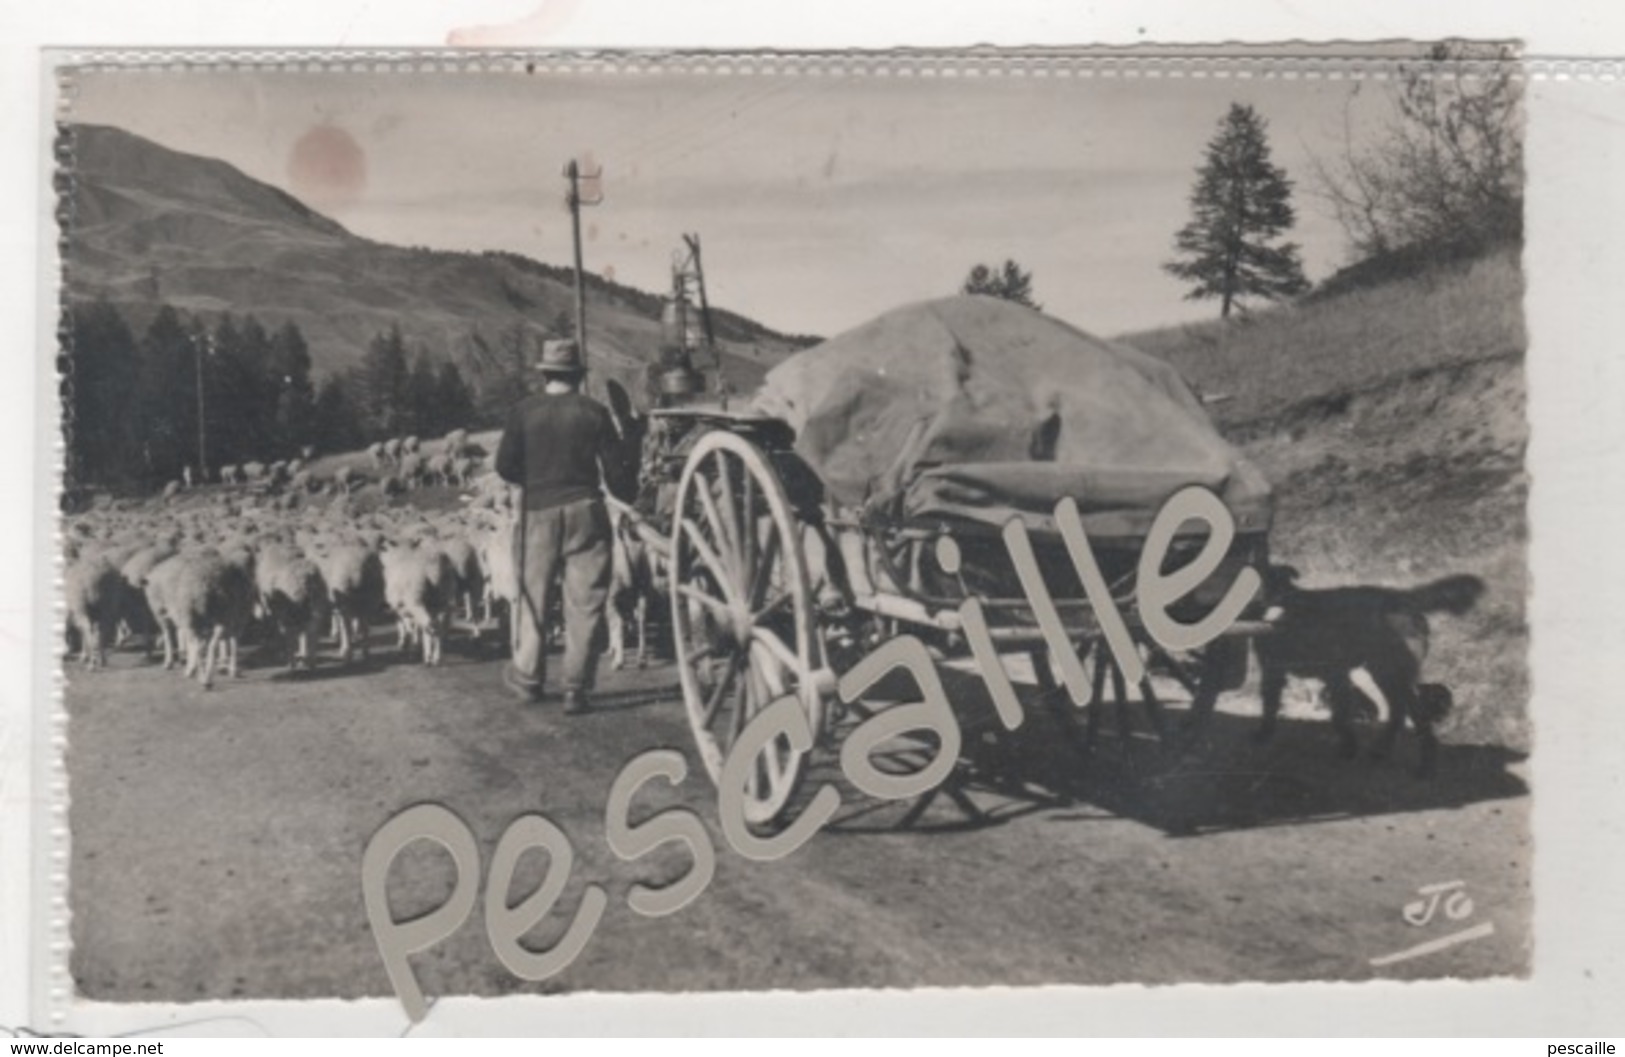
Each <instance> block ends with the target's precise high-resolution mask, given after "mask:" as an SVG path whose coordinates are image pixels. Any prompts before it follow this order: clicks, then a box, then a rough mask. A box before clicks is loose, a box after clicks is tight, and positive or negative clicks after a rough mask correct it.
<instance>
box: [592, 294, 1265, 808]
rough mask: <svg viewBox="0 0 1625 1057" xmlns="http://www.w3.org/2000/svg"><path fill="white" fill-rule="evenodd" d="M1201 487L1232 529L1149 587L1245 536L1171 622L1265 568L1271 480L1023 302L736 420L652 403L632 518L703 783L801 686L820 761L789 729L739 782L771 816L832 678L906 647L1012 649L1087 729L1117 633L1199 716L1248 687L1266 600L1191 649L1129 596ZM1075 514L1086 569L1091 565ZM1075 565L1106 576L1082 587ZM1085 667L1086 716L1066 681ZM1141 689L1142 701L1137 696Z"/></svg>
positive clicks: (981, 658)
mask: <svg viewBox="0 0 1625 1057" xmlns="http://www.w3.org/2000/svg"><path fill="white" fill-rule="evenodd" d="M1057 366H1059V368H1060V369H1059V370H1056V369H1055V368H1056V367H1057ZM1193 485H1194V486H1196V487H1199V488H1201V489H1203V490H1204V491H1205V492H1206V493H1207V494H1209V495H1211V496H1213V497H1215V498H1216V499H1217V500H1218V501H1219V503H1221V504H1222V512H1223V513H1224V515H1225V518H1224V520H1226V521H1227V522H1228V524H1227V526H1225V529H1226V532H1225V533H1221V532H1220V531H1219V529H1218V528H1216V527H1214V526H1212V525H1204V524H1193V523H1182V524H1180V525H1178V526H1176V528H1177V530H1176V531H1173V532H1172V534H1171V536H1169V538H1168V539H1166V540H1165V541H1164V543H1165V551H1164V554H1165V556H1164V558H1163V560H1162V563H1161V566H1160V568H1159V572H1161V573H1167V574H1173V575H1177V570H1179V569H1180V568H1181V567H1184V566H1187V565H1189V564H1190V563H1191V562H1192V561H1193V559H1195V558H1196V556H1197V555H1198V554H1199V553H1200V552H1202V551H1203V550H1204V548H1206V547H1207V546H1208V544H1209V539H1208V536H1209V534H1210V533H1211V534H1212V535H1214V536H1216V537H1217V536H1221V535H1226V534H1228V532H1229V530H1230V529H1233V530H1234V531H1233V535H1232V536H1230V538H1227V539H1219V540H1217V543H1218V544H1221V545H1222V547H1221V548H1220V550H1221V551H1222V555H1221V554H1220V553H1219V552H1216V553H1215V555H1213V557H1214V558H1215V559H1216V564H1215V566H1214V567H1213V568H1212V570H1211V572H1210V574H1209V575H1207V576H1206V577H1205V578H1204V579H1203V580H1202V581H1201V583H1200V584H1197V585H1195V586H1193V587H1192V588H1191V589H1189V590H1187V591H1185V592H1184V593H1183V595H1182V597H1181V598H1180V600H1179V601H1178V603H1177V604H1175V605H1174V606H1173V607H1172V608H1171V609H1169V613H1170V614H1171V615H1172V616H1173V617H1174V618H1176V619H1182V620H1199V619H1200V618H1201V616H1202V615H1203V614H1205V613H1207V612H1209V611H1210V610H1212V609H1213V608H1214V606H1215V604H1216V603H1217V602H1218V601H1219V599H1220V597H1221V596H1223V595H1224V594H1225V590H1226V588H1227V587H1228V586H1230V585H1232V584H1233V583H1234V582H1235V581H1236V579H1237V576H1238V573H1239V571H1240V570H1241V569H1242V568H1243V567H1246V566H1256V565H1258V564H1260V563H1262V562H1263V561H1264V560H1265V557H1266V535H1267V530H1268V527H1269V518H1270V502H1269V491H1268V488H1267V486H1265V485H1264V483H1263V480H1262V478H1261V477H1260V476H1258V475H1257V472H1256V471H1255V470H1253V469H1252V468H1251V467H1250V466H1248V465H1247V464H1246V463H1245V462H1244V461H1243V460H1241V459H1240V457H1239V456H1237V455H1236V454H1235V453H1234V452H1233V451H1232V450H1231V449H1230V448H1229V447H1228V446H1227V445H1225V443H1224V442H1223V441H1222V440H1221V439H1220V438H1219V437H1218V435H1217V433H1216V432H1215V431H1214V430H1213V428H1212V426H1211V425H1210V424H1209V423H1208V422H1207V419H1206V416H1205V413H1203V412H1202V410H1201V407H1200V404H1199V402H1198V401H1197V400H1196V398H1195V397H1194V396H1193V395H1192V394H1191V393H1190V391H1189V390H1188V388H1186V387H1185V385H1184V383H1183V382H1182V381H1181V380H1179V379H1178V376H1177V375H1176V374H1174V373H1173V371H1172V370H1171V369H1170V368H1168V367H1167V366H1166V365H1163V364H1160V363H1159V362H1157V361H1152V360H1150V359H1149V358H1147V357H1144V356H1143V355H1141V354H1139V353H1136V352H1134V351H1133V350H1128V349H1123V348H1122V347H1119V346H1111V345H1108V344H1107V343H1103V342H1099V341H1097V340H1096V339H1093V338H1089V337H1088V336H1087V335H1083V334H1081V333H1080V332H1077V331H1075V330H1072V329H1071V328H1069V327H1066V326H1065V325H1064V324H1060V323H1058V322H1056V321H1054V320H1051V319H1049V318H1048V317H1044V316H1041V315H1038V314H1037V313H1033V312H1029V311H1027V310H1025V309H1020V308H1017V307H1015V306H1009V305H1006V304H1004V303H1002V302H993V301H989V299H986V298H956V299H950V300H948V301H943V302H933V303H930V304H927V305H920V306H911V307H909V308H905V309H900V310H898V311H897V312H894V313H890V314H888V315H886V316H882V317H880V318H879V319H878V320H876V321H874V322H873V323H871V324H869V325H867V326H865V327H861V328H858V329H857V330H855V331H851V332H849V333H847V334H845V335H842V336H841V337H838V338H836V339H833V340H831V341H829V342H826V343H824V344H823V345H820V346H817V347H815V348H813V349H810V350H807V351H805V352H803V353H800V354H798V355H797V356H795V357H792V358H791V360H789V361H786V363H784V364H782V365H781V366H780V367H778V368H775V370H774V371H773V372H771V373H770V374H769V376H768V379H767V382H766V384H765V385H764V387H763V389H762V391H761V392H760V393H759V394H758V396H757V398H756V400H755V401H754V402H753V403H752V404H751V406H749V407H747V408H743V409H739V408H735V409H731V410H725V409H722V408H720V407H710V406H689V407H682V408H674V409H666V410H660V411H655V412H652V413H651V417H650V425H649V432H648V436H647V437H646V439H645V445H644V465H643V472H642V480H641V489H640V493H639V496H638V499H637V501H636V502H635V503H634V504H631V505H629V506H627V507H624V508H623V510H625V511H626V512H627V513H629V514H630V515H631V516H630V517H629V518H628V519H627V520H628V522H629V523H630V525H631V526H632V528H633V530H634V531H636V532H637V533H638V535H639V536H640V537H641V539H642V541H643V542H644V543H645V544H646V545H647V547H648V548H649V549H650V551H651V552H652V553H653V554H654V555H655V556H656V558H657V564H658V565H659V567H661V568H663V569H664V570H665V571H666V577H665V580H666V583H665V586H666V587H667V589H668V590H669V592H670V597H671V603H672V607H671V619H672V634H673V639H674V644H675V653H676V658H675V659H676V662H677V666H678V670H679V676H680V679H681V684H682V691H683V698H684V703H685V706H686V708H687V712H688V717H689V721H690V724H691V726H692V729H693V733H694V737H695V742H696V745H697V747H698V750H699V753H700V756H701V759H702V760H703V761H704V765H705V767H706V769H707V771H708V772H709V773H710V775H711V777H712V779H713V781H718V780H720V778H721V775H722V773H723V766H724V763H725V761H726V760H727V758H728V754H729V751H730V749H731V748H732V746H733V743H734V741H735V740H736V739H737V738H738V737H739V734H740V732H741V731H742V730H744V729H745V726H746V724H747V723H748V722H749V721H750V719H751V718H752V717H753V716H754V715H756V714H757V713H759V712H760V711H761V710H762V709H764V708H765V707H766V706H767V705H768V704H769V703H771V702H773V701H775V700H777V699H779V698H782V697H784V696H785V695H794V696H795V697H796V698H797V700H798V701H799V702H800V704H801V707H802V709H803V710H804V712H805V715H806V719H807V725H808V728H809V729H810V730H812V731H813V732H814V734H815V744H814V745H813V746H812V747H811V748H807V747H798V746H797V745H796V744H795V743H794V742H793V741H792V739H789V738H783V737H781V738H778V739H776V740H774V741H772V742H769V744H768V747H767V748H766V749H764V750H763V751H762V753H761V754H760V756H759V758H758V759H757V760H756V761H755V765H754V766H753V767H751V768H750V770H749V775H750V777H749V779H748V785H747V789H746V796H745V814H746V819H747V821H748V822H751V823H753V824H757V825H771V824H773V823H774V822H775V820H777V819H778V818H779V817H780V816H781V814H782V813H783V812H784V811H785V808H786V807H787V806H788V805H789V804H790V803H791V802H792V798H793V797H794V794H795V791H796V788H797V785H798V783H799V782H800V780H801V778H802V776H803V774H804V773H805V770H806V767H807V763H808V757H809V755H810V754H811V752H812V751H815V750H816V749H818V748H819V744H818V743H819V742H821V741H824V740H825V739H827V738H828V737H830V736H831V735H832V733H833V731H834V729H835V721H836V718H837V716H838V715H839V713H840V711H841V708H840V699H839V697H838V696H837V695H836V692H835V688H836V684H837V676H838V674H839V673H840V672H842V671H845V670H846V669H848V668H850V667H851V666H852V665H853V664H854V663H856V662H857V661H858V660H859V659H861V658H862V657H863V656H865V655H866V654H867V653H868V652H869V651H871V650H873V649H875V648H876V647H878V646H879V645H881V644H883V643H885V642H887V641H889V640H890V639H892V638H893V637H895V636H897V635H900V634H905V633H906V634H910V635H913V636H914V637H916V638H917V639H919V640H920V641H921V642H922V643H923V644H924V645H925V646H926V647H927V648H928V649H929V650H930V651H931V652H932V654H933V655H934V656H936V657H938V658H940V659H942V660H944V661H947V662H953V661H956V660H966V659H973V660H974V662H975V663H977V664H981V665H982V666H983V667H985V666H986V663H987V661H988V659H989V657H988V652H987V651H988V650H996V651H997V653H998V654H1000V655H1006V656H1007V655H1012V654H1015V655H1024V657H1025V658H1026V659H1027V660H1028V661H1030V671H1031V672H1032V674H1033V676H1034V677H1035V679H1036V683H1037V685H1038V689H1039V692H1038V693H1036V694H1034V695H1032V696H1031V699H1032V700H1042V701H1044V702H1046V703H1048V704H1049V705H1051V706H1052V707H1054V708H1056V709H1057V711H1058V713H1059V714H1060V715H1062V716H1063V717H1066V718H1068V719H1069V720H1075V719H1076V717H1078V716H1080V715H1084V716H1087V717H1088V719H1089V723H1090V727H1089V735H1090V736H1091V737H1092V734H1093V728H1092V723H1093V718H1094V714H1095V712H1096V711H1097V710H1095V709H1093V708H1089V707H1087V706H1089V705H1090V704H1091V703H1092V701H1098V700H1099V699H1100V698H1101V697H1102V696H1103V692H1104V690H1105V684H1106V681H1107V680H1108V679H1111V680H1112V681H1113V682H1114V683H1115V684H1116V685H1115V687H1114V689H1115V691H1116V694H1117V696H1118V698H1119V700H1122V699H1123V697H1124V688H1123V685H1122V684H1123V679H1122V674H1121V672H1122V669H1123V668H1124V667H1125V666H1124V665H1123V664H1122V661H1123V660H1124V656H1123V654H1122V653H1121V650H1122V649H1123V643H1122V641H1121V640H1119V641H1118V642H1116V643H1109V642H1108V641H1107V640H1108V639H1109V638H1110V637H1111V633H1112V631H1113V630H1114V628H1113V625H1114V624H1115V626H1116V628H1120V629H1123V630H1125V631H1126V632H1127V635H1128V636H1129V637H1130V638H1132V641H1133V645H1132V647H1130V648H1131V649H1132V650H1133V652H1134V653H1135V655H1136V659H1143V660H1145V661H1147V662H1149V663H1151V664H1153V665H1155V666H1157V667H1158V668H1159V670H1161V671H1164V672H1166V673H1168V674H1170V675H1172V676H1174V677H1175V678H1177V679H1179V680H1180V681H1181V682H1182V683H1184V684H1185V685H1186V686H1187V687H1188V688H1189V690H1190V692H1191V693H1192V695H1193V698H1194V700H1195V702H1196V704H1195V707H1197V708H1201V707H1203V706H1204V704H1205V705H1206V706H1209V707H1210V706H1211V704H1212V698H1213V697H1214V696H1216V695H1217V693H1218V691H1219V690H1220V689H1221V688H1224V687H1227V686H1232V685H1235V684H1237V683H1239V682H1240V679H1241V677H1242V675H1243V674H1244V673H1245V665H1246V653H1245V642H1244V641H1243V639H1242V637H1243V636H1245V635H1246V634H1249V633H1251V632H1253V631H1256V630H1257V629H1258V627H1259V625H1258V624H1256V623H1255V622H1254V621H1253V620H1251V619H1250V618H1252V617H1254V616H1255V615H1256V608H1257V607H1256V606H1250V607H1249V608H1248V609H1247V611H1246V612H1245V613H1244V614H1243V615H1242V616H1243V619H1240V620H1235V621H1231V622H1229V623H1228V624H1227V626H1226V627H1225V628H1224V629H1223V630H1222V632H1220V633H1218V634H1216V635H1213V636H1211V637H1210V639H1209V641H1208V642H1207V643H1206V644H1205V645H1204V648H1202V649H1201V650H1199V651H1182V650H1179V649H1170V648H1167V646H1166V645H1164V644H1162V643H1159V642H1158V641H1157V639H1156V637H1155V636H1153V635H1148V634H1147V633H1146V627H1145V622H1144V620H1143V619H1142V614H1141V612H1140V611H1139V605H1138V603H1139V598H1140V593H1139V592H1138V591H1137V581H1138V580H1139V579H1140V577H1141V575H1142V574H1143V573H1144V571H1145V570H1144V569H1142V567H1141V559H1142V552H1143V551H1144V550H1145V544H1146V540H1147V537H1148V534H1150V533H1151V532H1152V530H1153V528H1154V527H1155V526H1156V520H1157V512H1158V510H1159V508H1160V507H1161V506H1162V504H1163V502H1164V501H1165V500H1166V499H1167V498H1168V497H1169V496H1170V495H1173V494H1175V493H1177V492H1179V491H1180V490H1182V489H1187V488H1189V487H1190V486H1193ZM1058 502H1059V503H1060V506H1058V505H1057V504H1058ZM1063 510H1064V511H1065V512H1066V513H1067V517H1072V516H1073V515H1075V523H1074V524H1073V526H1072V527H1073V528H1074V529H1079V528H1081V529H1082V530H1084V532H1085V534H1086V535H1085V543H1084V546H1085V548H1086V549H1087V550H1088V552H1089V554H1088V557H1087V559H1086V561H1085V565H1086V566H1088V565H1090V563H1091V560H1092V565H1093V567H1092V569H1086V568H1081V567H1080V566H1079V558H1080V554H1079V553H1078V550H1077V547H1078V540H1077V538H1076V533H1075V532H1074V534H1073V538H1071V539H1069V538H1068V535H1069V533H1068V531H1067V530H1068V525H1067V524H1065V523H1064V522H1065V520H1066V519H1065V518H1063V517H1062V516H1061V513H1062V511H1063ZM1012 522H1015V523H1016V525H1015V526H1012ZM1163 534H1164V535H1165V536H1167V535H1168V533H1167V532H1166V531H1164V532H1163ZM1017 551H1024V552H1025V553H1026V554H1027V555H1029V558H1030V560H1028V561H1025V562H1023V561H1021V560H1018V556H1017V554H1016V552H1017ZM1024 568H1025V569H1026V570H1027V571H1026V572H1025V573H1024ZM1033 569H1036V570H1038V571H1039V573H1041V579H1042V581H1043V584H1042V586H1039V585H1037V584H1035V583H1034V582H1033V579H1032V576H1033V574H1032V572H1031V570H1033ZM1086 573H1088V574H1098V575H1097V576H1094V580H1095V586H1094V587H1093V589H1091V586H1090V584H1089V582H1088V581H1089V580H1090V579H1091V575H1086ZM1108 593H1109V599H1110V601H1109V602H1108V601H1107V600H1106V595H1107V594H1108ZM967 602H974V603H975V605H974V606H973V607H970V608H973V609H974V610H975V612H974V613H969V612H968V610H967V605H966V603H967ZM1108 607H1109V610H1110V611H1109V612H1108V611H1107V608H1108ZM967 617H969V620H970V623H973V624H974V625H975V627H967ZM979 645H980V646H982V647H985V648H984V649H973V647H977V646H979ZM1062 652H1065V653H1067V654H1069V656H1061V655H1060V654H1061V653H1062ZM1091 658H1092V661H1093V669H1094V670H1093V673H1092V677H1091V685H1090V686H1089V688H1088V693H1087V698H1088V699H1089V700H1084V699H1080V694H1079V693H1078V692H1077V691H1078V686H1077V680H1076V678H1075V676H1076V673H1077V672H1078V671H1080V670H1081V669H1080V667H1079V666H1081V665H1083V664H1084V663H1086V662H1087V661H1089V659H1091ZM1069 673H1070V674H1071V675H1072V676H1074V678H1070V679H1069V678H1067V677H1066V676H1067V675H1068V674H1069ZM1062 683H1065V684H1066V687H1065V689H1066V690H1067V691H1068V692H1063V688H1062V687H1061V686H1060V684H1062ZM1141 690H1142V693H1144V694H1145V695H1146V697H1147V700H1148V702H1150V703H1152V704H1154V703H1155V697H1154V695H1153V693H1152V690H1151V686H1150V682H1149V679H1143V680H1142V681H1141Z"/></svg>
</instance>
